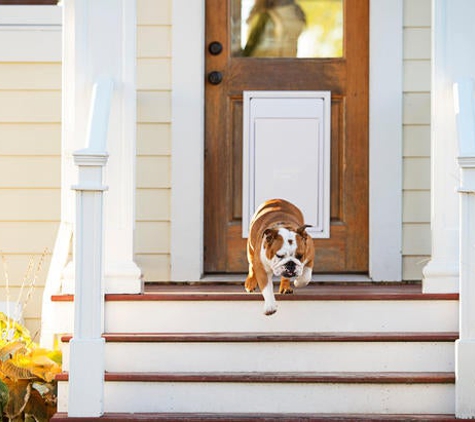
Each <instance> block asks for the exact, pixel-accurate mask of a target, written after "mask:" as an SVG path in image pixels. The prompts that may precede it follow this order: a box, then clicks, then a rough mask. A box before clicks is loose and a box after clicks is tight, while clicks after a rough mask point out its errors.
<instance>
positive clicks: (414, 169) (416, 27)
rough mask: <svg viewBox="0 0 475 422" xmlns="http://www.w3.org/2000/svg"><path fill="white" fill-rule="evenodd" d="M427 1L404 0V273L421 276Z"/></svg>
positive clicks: (425, 249) (425, 250)
mask: <svg viewBox="0 0 475 422" xmlns="http://www.w3.org/2000/svg"><path fill="white" fill-rule="evenodd" d="M430 57H431V1H430V0H418V1H413V0H405V1H404V53H403V60H404V62H403V66H404V67H403V72H404V81H403V89H404V92H403V98H404V100H403V230H402V233H403V242H402V252H403V279H404V280H421V279H422V269H423V267H424V265H425V264H426V263H427V262H428V260H429V257H430V253H431V235H430V183H431V182H430V171H431V170H430V89H431V85H430V84H431V82H430V81H431V62H430Z"/></svg>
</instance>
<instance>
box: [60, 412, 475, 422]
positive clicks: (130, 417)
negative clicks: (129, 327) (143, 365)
mask: <svg viewBox="0 0 475 422" xmlns="http://www.w3.org/2000/svg"><path fill="white" fill-rule="evenodd" d="M104 420H105V421H115V422H126V421H142V422H154V421H168V422H188V421H190V422H212V421H218V422H256V421H259V422H274V421H285V422H319V421H322V422H325V421H326V422H338V421H341V422H349V421H354V422H360V421H399V422H402V421H404V422H411V421H414V422H422V421H427V422H449V421H465V420H469V419H456V418H455V416H454V415H388V414H384V415H383V414H380V415H378V414H305V413H288V414H283V413H254V414H244V413H241V414H238V413H228V414H223V413H219V414H218V413H105V414H104V415H103V416H101V417H97V418H68V416H67V414H66V413H57V414H56V415H54V416H53V418H52V419H51V421H55V422H66V421H69V422H95V421H98V422H100V421H104ZM470 420H473V419H470Z"/></svg>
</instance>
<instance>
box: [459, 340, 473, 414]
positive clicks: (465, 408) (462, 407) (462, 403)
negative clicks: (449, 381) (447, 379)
mask: <svg viewBox="0 0 475 422" xmlns="http://www.w3.org/2000/svg"><path fill="white" fill-rule="evenodd" d="M474 356H475V341H473V340H457V341H456V342H455V359H456V360H455V378H456V380H455V416H456V417H457V418H464V419H474V418H475V401H474V400H473V398H474V397H475V360H474V359H473V357H474Z"/></svg>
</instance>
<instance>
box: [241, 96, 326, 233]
mask: <svg viewBox="0 0 475 422" xmlns="http://www.w3.org/2000/svg"><path fill="white" fill-rule="evenodd" d="M330 101H331V95H330V92H329V91H245V92H244V113H243V114H244V122H243V237H247V236H248V232H249V223H250V220H251V218H252V215H253V214H254V211H255V210H256V208H257V207H258V206H259V205H260V204H261V203H262V202H264V201H265V200H267V199H272V198H283V199H287V200H288V201H290V202H292V203H294V204H295V205H297V206H298V207H299V208H300V209H301V210H302V212H303V214H304V218H305V223H306V224H310V225H311V226H312V227H310V228H309V229H307V231H308V232H309V234H311V235H312V237H314V238H328V237H329V236H330V121H331V119H330V112H331V109H330Z"/></svg>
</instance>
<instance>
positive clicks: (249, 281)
mask: <svg viewBox="0 0 475 422" xmlns="http://www.w3.org/2000/svg"><path fill="white" fill-rule="evenodd" d="M244 287H245V289H246V292H248V293H252V292H254V291H255V290H256V288H257V279H256V276H255V274H254V269H253V268H252V264H249V274H248V275H247V278H246V282H245V283H244Z"/></svg>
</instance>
